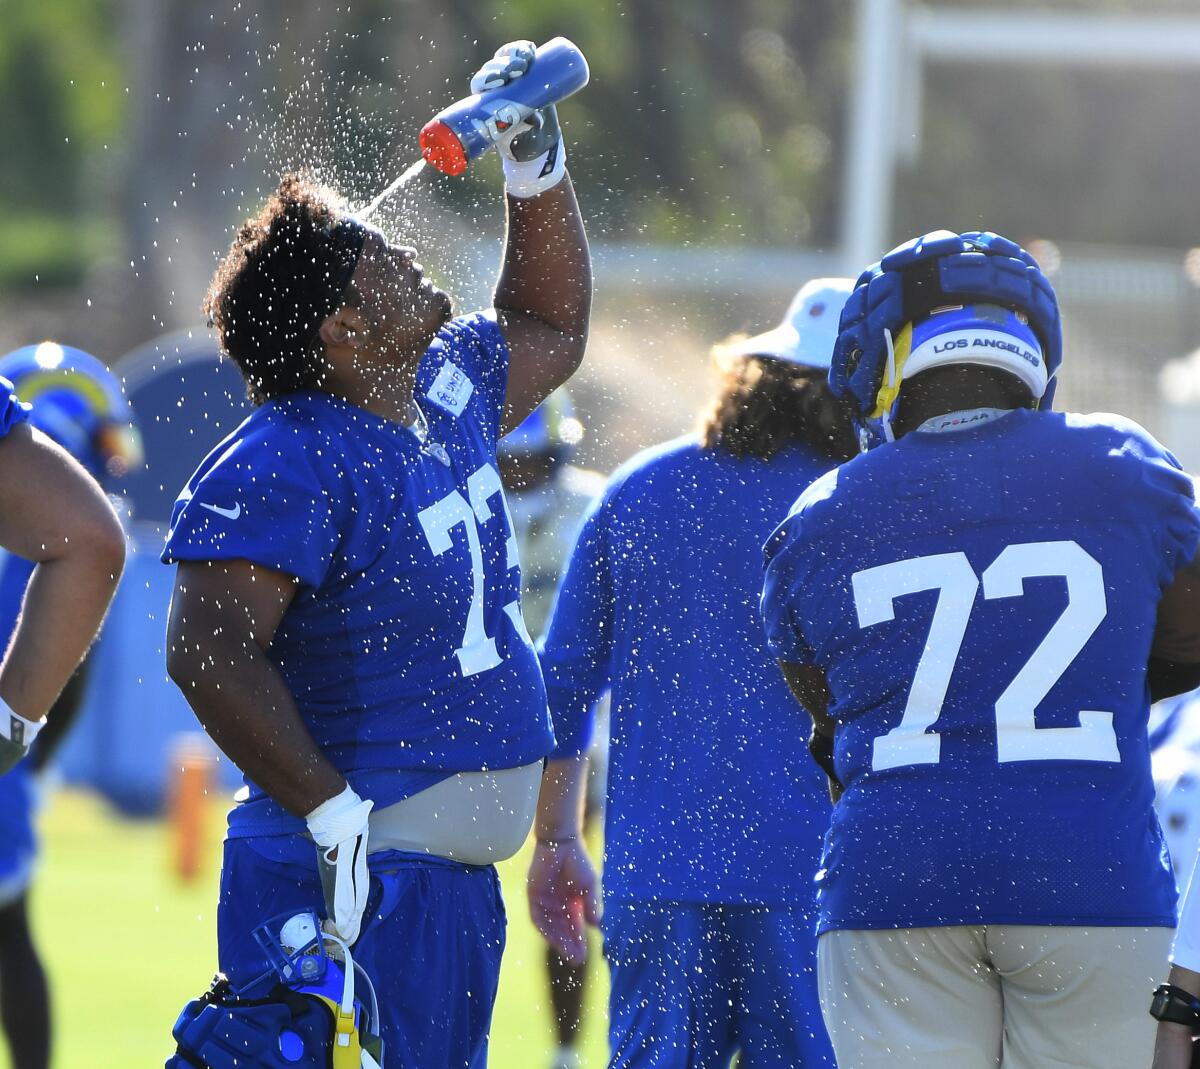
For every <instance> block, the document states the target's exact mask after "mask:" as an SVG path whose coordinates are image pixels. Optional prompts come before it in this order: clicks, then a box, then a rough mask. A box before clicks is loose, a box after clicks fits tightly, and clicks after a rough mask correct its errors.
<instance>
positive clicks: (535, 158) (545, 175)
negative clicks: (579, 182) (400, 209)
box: [471, 41, 567, 199]
mask: <svg viewBox="0 0 1200 1069" xmlns="http://www.w3.org/2000/svg"><path fill="white" fill-rule="evenodd" d="M535 48H536V46H535V45H534V43H533V42H532V41H511V42H509V43H508V44H506V45H504V46H503V47H501V48H500V49H498V50H497V52H496V54H495V55H494V56H493V57H492V58H491V59H489V60H488V61H487V62H486V63H485V64H484V65H483V66H482V67H480V68H479V70H478V71H476V72H475V75H474V77H473V78H472V79H471V92H472V93H485V92H489V91H490V90H493V89H499V88H500V87H501V86H505V85H508V84H509V83H510V82H513V81H516V79H518V78H521V77H524V75H525V74H526V73H527V72H528V71H529V68H530V67H531V66H532V65H533V61H534V51H535ZM487 128H488V130H489V132H490V133H491V136H492V138H493V140H494V141H495V143H496V150H497V151H498V152H499V153H500V163H501V166H502V167H503V169H504V184H505V186H506V188H507V189H508V192H509V193H510V194H512V196H514V197H520V198H522V199H524V198H526V197H536V196H537V195H538V194H539V193H544V192H545V191H546V190H547V189H552V188H553V187H554V186H556V185H558V183H559V182H561V181H562V177H563V175H564V174H565V173H566V170H567V153H566V149H565V148H564V147H563V140H562V131H561V129H560V128H559V125H558V112H557V110H556V109H555V107H554V105H553V104H549V105H547V106H546V107H544V108H538V109H537V110H536V111H535V110H533V109H532V108H528V107H526V106H525V105H523V104H517V103H516V102H514V101H505V102H504V103H503V104H502V105H501V106H500V107H499V108H498V109H497V111H496V113H495V114H494V115H493V116H492V117H491V119H490V120H489V122H488V123H487Z"/></svg>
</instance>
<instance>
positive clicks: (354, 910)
mask: <svg viewBox="0 0 1200 1069" xmlns="http://www.w3.org/2000/svg"><path fill="white" fill-rule="evenodd" d="M374 804H375V803H374V802H372V801H369V800H368V801H365V802H364V801H363V800H362V799H361V798H359V796H358V795H357V794H356V793H355V791H354V788H352V787H350V786H349V785H347V786H346V789H345V790H344V791H342V793H341V794H339V795H335V796H334V797H333V798H330V799H329V800H328V801H326V802H322V803H321V804H320V805H319V806H317V808H316V809H314V810H313V811H312V812H311V813H309V814H308V816H307V817H305V818H304V819H305V820H306V821H307V822H308V833H309V835H311V836H312V838H313V842H314V843H316V844H317V869H318V871H319V872H320V874H321V888H322V890H323V891H324V892H325V914H326V922H325V926H326V928H327V929H328V930H329V931H332V932H333V934H334V935H336V936H338V938H340V939H342V940H344V941H345V942H346V944H347V945H349V946H352V945H353V944H354V943H355V942H356V941H357V939H358V934H359V931H360V930H361V929H362V919H363V913H364V912H366V908H367V895H368V893H369V892H370V889H371V885H370V875H369V873H368V871H367V817H368V816H369V815H370V813H371V807H372V806H374Z"/></svg>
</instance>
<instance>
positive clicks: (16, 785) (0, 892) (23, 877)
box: [0, 760, 37, 907]
mask: <svg viewBox="0 0 1200 1069" xmlns="http://www.w3.org/2000/svg"><path fill="white" fill-rule="evenodd" d="M33 792H34V787H33V773H32V772H31V771H30V769H29V762H28V761H27V760H26V761H22V762H20V763H19V764H17V765H16V766H14V767H13V768H12V769H10V770H9V771H8V772H6V773H5V774H4V775H3V776H0V907H2V906H7V905H9V904H10V903H11V902H15V901H16V900H17V899H18V898H20V897H21V895H23V894H24V893H25V892H26V891H27V890H28V889H29V881H30V880H31V879H32V878H33V864H34V861H35V860H36V858H37V835H36V833H35V831H34V825H33V818H34V809H35V808H36V807H35V804H34V793H33Z"/></svg>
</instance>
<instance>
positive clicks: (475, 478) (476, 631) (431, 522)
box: [417, 464, 533, 676]
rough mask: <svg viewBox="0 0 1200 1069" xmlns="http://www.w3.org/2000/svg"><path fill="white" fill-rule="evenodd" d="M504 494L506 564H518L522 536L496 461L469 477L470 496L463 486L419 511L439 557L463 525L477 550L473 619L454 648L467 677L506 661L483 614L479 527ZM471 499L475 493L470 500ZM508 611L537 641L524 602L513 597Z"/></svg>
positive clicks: (521, 629)
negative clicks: (523, 613) (525, 616)
mask: <svg viewBox="0 0 1200 1069" xmlns="http://www.w3.org/2000/svg"><path fill="white" fill-rule="evenodd" d="M494 497H499V499H500V505H501V509H502V511H503V514H504V520H505V522H506V523H507V524H508V532H509V533H508V542H507V543H506V546H505V558H506V559H505V567H506V568H516V567H517V565H518V560H517V538H516V535H515V534H514V533H513V532H514V531H515V528H514V527H513V522H512V516H511V515H510V513H509V511H508V502H507V501H505V499H504V488H503V486H502V485H501V482H500V474H499V473H498V472H497V471H496V469H495V468H493V467H492V466H491V465H490V464H485V465H483V467H481V468H478V469H477V470H476V471H474V472H472V473H471V475H470V477H469V478H468V479H467V497H466V498H464V497H463V496H462V494H460V493H459V492H458V491H457V490H452V491H451V492H450V493H449V494H447V495H446V496H445V497H443V498H442V499H441V500H440V501H435V502H434V503H433V504H432V505H430V506H428V507H427V508H423V509H422V510H421V511H420V512H419V513H417V519H418V520H419V521H420V524H421V529H422V530H423V531H424V532H425V538H426V540H427V541H428V542H429V548H430V549H432V550H433V553H434V556H436V557H440V556H441V555H442V554H443V553H445V552H446V550H448V549H449V548H450V547H451V546H453V545H454V539H453V538H452V537H451V534H450V532H451V531H453V530H454V528H455V527H457V526H458V525H459V524H462V527H463V530H464V531H465V532H466V536H467V548H468V550H469V551H470V554H471V602H470V604H469V605H468V606H467V620H466V625H465V626H464V628H463V640H462V645H461V646H459V647H458V649H456V650H455V651H454V653H455V656H457V657H458V665H459V668H460V669H462V674H463V675H464V676H473V675H475V673H476V672H486V671H487V670H488V669H489V668H495V667H496V665H498V664H499V663H500V661H501V659H502V658H501V657H500V653H499V651H498V650H497V649H496V639H495V638H494V637H493V636H491V635H489V634H488V633H487V629H486V628H485V626H484V613H483V593H484V574H483V547H482V545H481V543H480V538H479V528H480V526H481V525H482V524H485V523H487V522H488V521H489V520H491V519H492V517H493V515H494V513H493V511H492V507H491V505H489V504H488V501H489V500H490V499H491V498H494ZM467 498H470V500H469V501H468V500H467ZM504 612H505V614H506V615H507V616H508V618H509V620H511V621H512V624H513V626H514V627H515V628H516V629H517V633H518V634H519V635H520V636H521V639H522V641H523V642H525V643H526V644H527V645H533V642H532V640H531V639H530V637H529V632H528V631H527V630H526V629H525V621H524V619H523V618H522V616H521V606H520V603H519V602H518V601H515V600H514V601H510V602H509V603H508V604H507V605H505V606H504Z"/></svg>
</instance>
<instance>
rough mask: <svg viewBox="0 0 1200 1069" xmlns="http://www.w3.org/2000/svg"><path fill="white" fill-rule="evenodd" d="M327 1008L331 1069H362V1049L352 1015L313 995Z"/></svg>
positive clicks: (319, 996) (322, 996)
mask: <svg viewBox="0 0 1200 1069" xmlns="http://www.w3.org/2000/svg"><path fill="white" fill-rule="evenodd" d="M312 997H313V998H316V999H320V1000H321V1001H322V1002H324V1003H325V1005H326V1006H328V1007H329V1010H330V1012H331V1013H332V1014H333V1021H334V1037H333V1069H362V1063H363V1062H362V1047H361V1046H360V1045H359V1037H358V1029H357V1028H355V1026H354V1013H353V1011H351V1012H350V1013H349V1014H345V1013H343V1012H342V1007H341V1006H340V1005H338V1003H337V1002H335V1001H334V1000H333V999H331V998H326V997H325V996H324V995H317V994H314V995H313V996H312Z"/></svg>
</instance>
